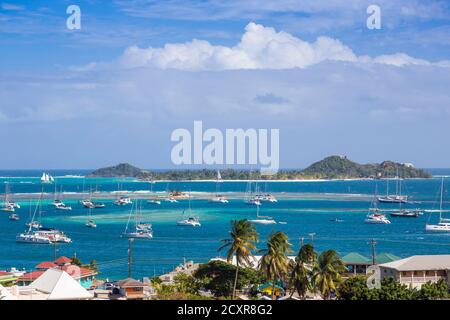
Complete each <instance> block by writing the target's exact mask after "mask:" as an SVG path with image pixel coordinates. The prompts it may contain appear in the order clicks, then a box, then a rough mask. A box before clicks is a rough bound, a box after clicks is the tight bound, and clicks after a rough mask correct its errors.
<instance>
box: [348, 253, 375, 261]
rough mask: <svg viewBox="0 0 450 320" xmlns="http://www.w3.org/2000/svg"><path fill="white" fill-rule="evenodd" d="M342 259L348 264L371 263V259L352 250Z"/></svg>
mask: <svg viewBox="0 0 450 320" xmlns="http://www.w3.org/2000/svg"><path fill="white" fill-rule="evenodd" d="M342 261H344V262H345V263H346V264H370V263H371V262H372V260H371V259H369V258H367V257H365V256H363V255H361V254H359V253H358V252H350V253H349V254H346V255H345V256H343V257H342Z"/></svg>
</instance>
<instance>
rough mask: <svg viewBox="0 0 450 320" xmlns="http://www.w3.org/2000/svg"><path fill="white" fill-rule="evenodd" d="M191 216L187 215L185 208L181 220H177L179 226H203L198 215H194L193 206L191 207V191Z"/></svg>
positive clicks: (189, 209)
mask: <svg viewBox="0 0 450 320" xmlns="http://www.w3.org/2000/svg"><path fill="white" fill-rule="evenodd" d="M188 211H189V216H188V218H187V219H186V218H184V217H185V211H184V210H183V214H182V218H181V220H179V221H177V226H181V227H201V224H200V220H199V218H198V217H194V216H193V215H192V208H191V194H190V193H189V208H188Z"/></svg>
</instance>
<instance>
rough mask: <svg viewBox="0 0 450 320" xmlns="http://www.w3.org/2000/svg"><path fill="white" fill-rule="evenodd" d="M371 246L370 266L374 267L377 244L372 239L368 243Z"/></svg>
mask: <svg viewBox="0 0 450 320" xmlns="http://www.w3.org/2000/svg"><path fill="white" fill-rule="evenodd" d="M370 243H371V245H372V265H375V245H376V244H377V243H376V242H375V240H374V239H372V241H370Z"/></svg>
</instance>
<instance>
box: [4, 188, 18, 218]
mask: <svg viewBox="0 0 450 320" xmlns="http://www.w3.org/2000/svg"><path fill="white" fill-rule="evenodd" d="M19 208H20V205H19V204H18V203H15V202H13V201H10V200H9V184H8V183H6V184H5V201H4V202H3V204H2V207H1V208H0V211H3V212H9V213H14V212H15V211H16V209H19Z"/></svg>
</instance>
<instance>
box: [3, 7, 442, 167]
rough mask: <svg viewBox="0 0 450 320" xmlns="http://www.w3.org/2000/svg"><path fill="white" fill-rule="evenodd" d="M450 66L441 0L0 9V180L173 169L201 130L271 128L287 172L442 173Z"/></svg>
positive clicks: (282, 163)
mask: <svg viewBox="0 0 450 320" xmlns="http://www.w3.org/2000/svg"><path fill="white" fill-rule="evenodd" d="M373 3H376V4H377V5H379V6H380V8H381V17H382V29H381V30H369V29H367V27H366V19H367V13H366V8H367V6H368V5H370V4H373ZM70 4H77V5H79V6H80V8H81V13H82V20H81V21H82V22H81V23H82V28H81V30H72V31H70V30H67V29H66V19H67V16H68V15H67V14H66V8H67V7H68V6H69V5H70ZM449 61H450V2H449V1H419V0H398V1H392V0H389V1H388V0H383V1H377V2H373V1H365V0H347V1H337V0H331V1H318V0H314V1H313V0H307V1H298V0H278V1H257V0H249V1H238V0H228V1H218V0H203V1H200V0H196V1H194V0H185V1H181V0H166V1H152V0H115V1H100V0H98V1H97V0H86V1H77V2H73V1H16V0H11V1H2V0H0V138H1V140H2V145H3V148H4V150H8V151H9V152H7V153H4V154H3V156H2V157H1V158H0V168H3V169H8V168H45V167H47V168H95V167H99V166H103V165H109V164H114V163H117V162H120V161H128V162H131V163H134V164H136V165H139V166H142V167H146V168H152V167H154V168H167V167H172V164H171V161H170V149H171V147H172V146H173V143H172V142H170V133H171V131H172V130H174V129H176V128H180V127H185V128H192V125H193V121H194V120H203V122H204V125H205V126H206V127H217V128H221V129H225V128H240V127H241V128H269V129H270V128H279V129H280V137H281V138H280V139H281V146H280V152H281V154H280V162H281V166H282V167H304V166H306V165H308V164H309V163H311V162H312V161H316V160H318V159H320V158H322V157H324V156H327V155H329V154H347V155H348V156H349V157H350V158H352V159H354V160H356V161H360V162H377V161H383V160H386V159H392V160H396V161H401V162H413V163H415V164H416V165H418V166H421V167H449V166H450V161H449V159H450V143H449V142H448V139H446V137H448V136H449V134H450V128H449V127H450V126H448V123H450V93H449V92H450V90H449V89H448V88H450V62H449ZM55 146H56V149H55ZM55 151H56V152H55Z"/></svg>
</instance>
